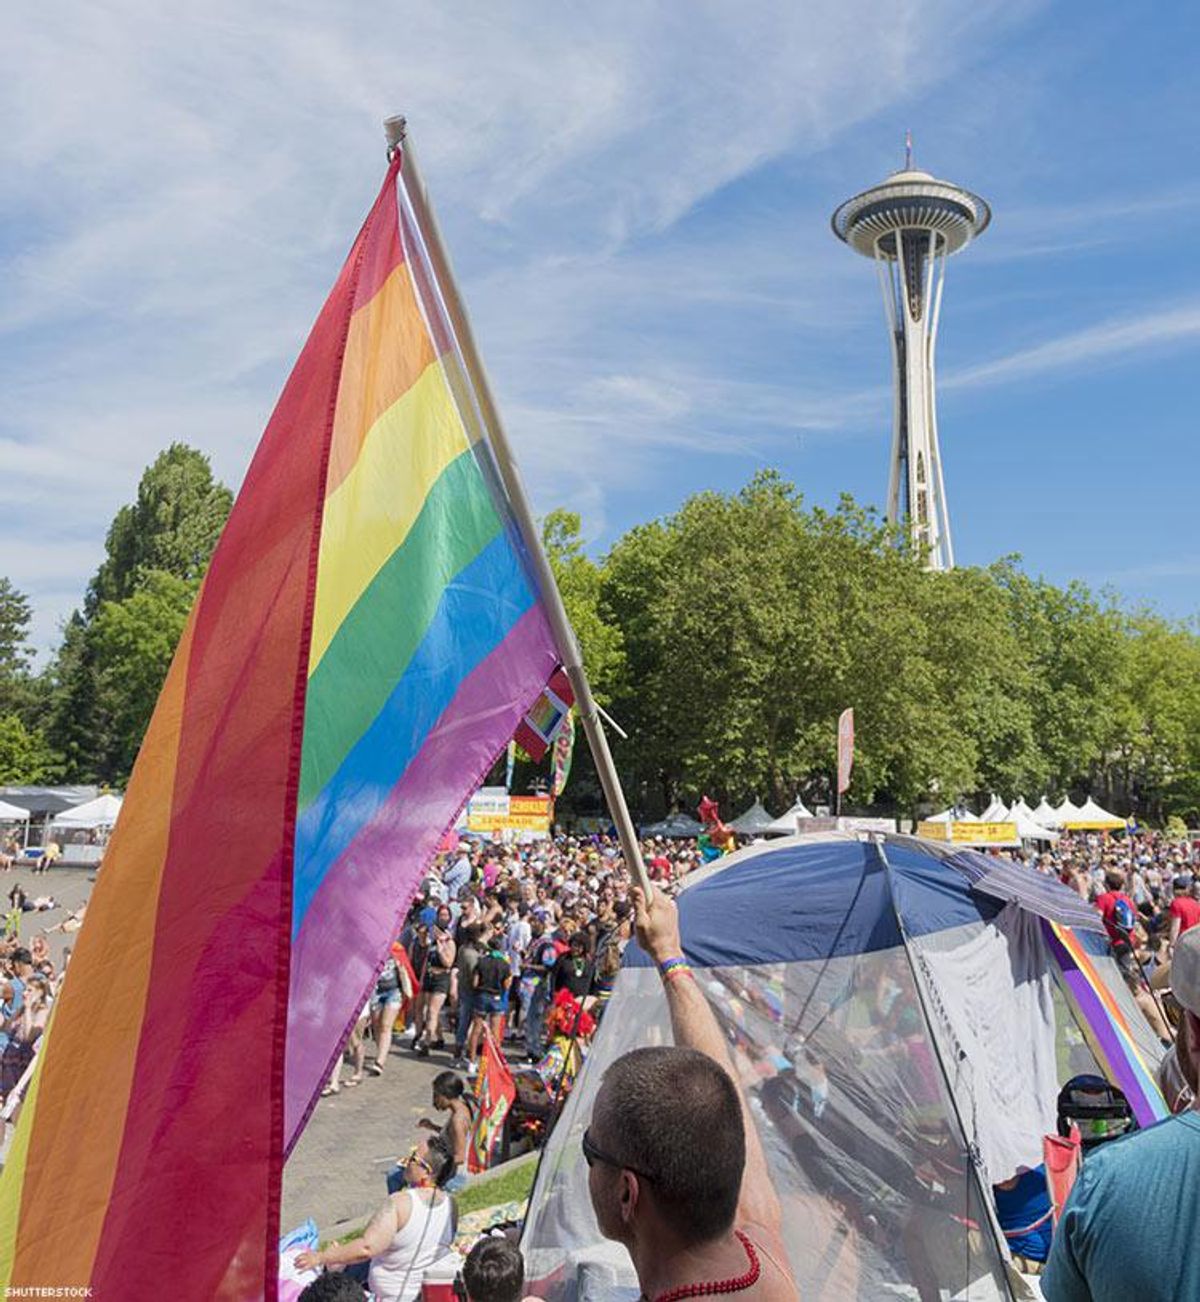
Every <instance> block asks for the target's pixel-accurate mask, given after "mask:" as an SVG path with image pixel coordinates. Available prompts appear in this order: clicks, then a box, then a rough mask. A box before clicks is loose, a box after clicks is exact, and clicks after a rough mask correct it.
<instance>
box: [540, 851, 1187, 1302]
mask: <svg viewBox="0 0 1200 1302" xmlns="http://www.w3.org/2000/svg"><path fill="white" fill-rule="evenodd" d="M801 883H802V886H801V885H800V884H801ZM679 908H680V913H681V921H682V933H683V936H684V938H685V948H686V956H687V958H688V960H689V962H690V963H691V964H692V965H693V968H694V971H695V975H696V979H697V980H698V981H699V982H700V985H701V987H702V988H703V990H704V991H705V993H706V994H707V996H708V998H709V1000H710V1002H711V1004H712V1007H713V1009H714V1011H715V1012H716V1014H717V1017H718V1019H719V1021H720V1022H721V1025H722V1028H723V1030H724V1032H725V1035H726V1037H727V1042H728V1043H729V1044H730V1046H731V1051H732V1053H733V1056H734V1062H735V1068H736V1072H737V1074H738V1076H739V1078H740V1080H741V1082H742V1085H743V1087H744V1088H745V1090H746V1091H747V1092H748V1094H749V1098H750V1109H751V1112H752V1114H753V1116H754V1118H755V1120H756V1124H757V1126H758V1128H759V1133H760V1135H761V1137H762V1141H763V1145H764V1148H765V1151H766V1154H767V1159H768V1161H769V1163H770V1165H771V1170H772V1177H773V1181H774V1185H775V1188H776V1191H777V1192H778V1195H779V1198H780V1201H781V1203H782V1206H783V1235H784V1240H785V1243H786V1246H787V1251H788V1254H789V1256H790V1260H791V1263H792V1266H793V1269H794V1271H795V1275H796V1282H797V1285H798V1287H799V1292H800V1296H801V1297H803V1298H813V1299H816V1298H820V1299H822V1302H852V1300H853V1302H858V1300H859V1299H863V1298H882V1297H909V1298H914V1299H915V1298H916V1297H918V1296H920V1297H927V1298H933V1297H937V1298H941V1299H965V1298H968V1297H969V1298H970V1299H973V1300H974V1302H985V1300H986V1299H1009V1298H1024V1297H1030V1296H1034V1295H1033V1294H1032V1293H1030V1292H1028V1291H1027V1290H1028V1289H1029V1287H1030V1286H1029V1284H1028V1283H1027V1281H1025V1280H1024V1279H1023V1277H1021V1276H1019V1275H1016V1274H1015V1273H1014V1272H1013V1270H1012V1267H1011V1259H1010V1258H1009V1255H1008V1251H1007V1247H1006V1245H1005V1243H1004V1239H1003V1236H1002V1234H1001V1232H1000V1230H999V1227H998V1225H997V1224H996V1221H995V1217H994V1210H993V1204H992V1199H991V1189H990V1186H991V1185H992V1184H993V1183H994V1182H998V1181H1002V1180H1005V1179H1008V1178H1009V1177H1011V1176H1013V1175H1014V1174H1015V1173H1016V1172H1017V1171H1018V1169H1019V1168H1020V1167H1022V1166H1028V1167H1034V1166H1037V1165H1038V1164H1039V1163H1040V1162H1041V1161H1042V1144H1043V1137H1044V1136H1045V1135H1048V1134H1054V1133H1055V1130H1056V1108H1055V1103H1056V1098H1057V1095H1058V1091H1059V1089H1060V1087H1061V1086H1062V1085H1063V1084H1064V1083H1065V1081H1066V1080H1067V1079H1069V1078H1070V1077H1072V1076H1074V1075H1075V1074H1077V1073H1080V1072H1085V1071H1090V1072H1098V1073H1099V1074H1102V1075H1106V1076H1107V1077H1108V1078H1109V1079H1110V1080H1112V1081H1114V1082H1115V1083H1117V1084H1119V1085H1120V1086H1121V1088H1122V1089H1123V1090H1125V1092H1126V1095H1127V1096H1128V1098H1129V1100H1130V1102H1131V1104H1132V1106H1133V1108H1134V1111H1135V1114H1136V1115H1137V1117H1138V1119H1139V1122H1140V1124H1142V1125H1146V1124H1150V1123H1152V1122H1154V1121H1155V1120H1158V1119H1160V1118H1161V1117H1163V1116H1165V1115H1166V1108H1165V1105H1164V1104H1163V1101H1162V1098H1161V1096H1160V1095H1159V1094H1158V1092H1157V1090H1156V1089H1155V1087H1154V1085H1153V1075H1152V1073H1153V1071H1154V1069H1155V1067H1156V1066H1157V1064H1158V1061H1159V1058H1160V1056H1161V1052H1162V1051H1161V1049H1160V1047H1159V1045H1158V1042H1157V1041H1156V1039H1155V1038H1154V1036H1153V1034H1152V1033H1151V1032H1150V1030H1149V1028H1148V1027H1147V1026H1146V1024H1145V1022H1144V1020H1143V1018H1142V1016H1141V1014H1140V1013H1139V1012H1138V1010H1137V1007H1136V1005H1135V1004H1134V1002H1133V999H1132V997H1131V996H1130V995H1129V993H1128V991H1127V989H1126V987H1125V984H1124V982H1123V980H1122V979H1121V976H1120V973H1119V971H1118V969H1117V967H1116V964H1115V962H1114V961H1113V960H1112V958H1111V957H1110V955H1109V953H1108V946H1107V942H1106V940H1105V938H1104V935H1103V931H1102V929H1101V923H1100V920H1099V917H1098V915H1097V914H1096V912H1095V910H1093V909H1090V908H1089V907H1087V906H1086V905H1085V904H1084V903H1083V902H1082V901H1081V900H1080V899H1079V898H1078V897H1077V896H1076V895H1074V894H1073V893H1072V892H1070V891H1068V890H1066V889H1065V888H1064V887H1062V886H1060V885H1059V884H1058V883H1057V882H1054V881H1051V880H1049V879H1046V878H1044V877H1041V876H1040V875H1038V874H1035V873H1030V872H1029V871H1028V870H1027V869H1024V868H1021V867H1018V866H1017V865H1015V864H1012V863H1011V862H1010V861H1008V860H1007V859H1003V858H992V857H986V856H983V855H979V854H976V853H974V852H972V851H970V850H962V849H959V848H956V847H955V846H954V845H951V844H935V843H932V842H929V841H923V840H919V839H917V838H913V837H907V836H900V835H890V836H881V837H878V836H877V837H868V836H855V835H852V834H846V833H826V834H815V835H805V836H795V837H792V838H789V839H788V840H786V841H782V842H772V843H770V844H768V845H760V846H752V847H749V848H747V849H745V850H742V851H739V852H738V853H737V854H734V855H731V856H729V857H728V858H726V859H723V860H721V861H720V862H719V863H717V864H714V865H713V867H712V868H711V869H709V870H707V871H703V872H700V873H697V874H696V875H695V876H694V878H693V879H691V880H690V881H689V882H688V884H687V886H686V887H685V889H684V890H683V892H682V893H681V895H680V899H679ZM670 1042H671V1032H670V1024H669V1018H668V1014H667V1007H666V1001H665V997H664V995H663V992H662V988H661V982H660V979H659V976H658V974H657V972H656V971H655V970H654V968H653V967H652V965H651V964H650V962H649V960H648V959H647V957H646V956H645V955H644V954H643V953H642V952H641V951H640V950H639V949H638V947H637V946H636V945H631V946H630V949H629V951H628V953H627V955H626V958H625V964H624V967H623V969H622V971H621V973H620V976H619V978H618V981H617V984H616V989H615V992H614V995H613V998H612V1003H611V1006H610V1008H609V1010H608V1013H607V1015H606V1016H605V1018H604V1020H603V1022H602V1023H601V1026H600V1029H599V1032H598V1033H597V1036H596V1039H595V1042H594V1044H593V1047H592V1051H591V1054H590V1055H589V1058H588V1061H587V1064H586V1066H585V1068H584V1070H583V1072H582V1073H581V1075H580V1077H579V1080H578V1081H577V1083H576V1088H575V1092H574V1093H573V1095H572V1096H571V1098H570V1099H569V1100H568V1102H567V1105H566V1108H565V1110H564V1112H563V1115H562V1117H561V1119H560V1121H559V1123H558V1126H557V1127H556V1129H555V1131H554V1133H553V1134H552V1136H551V1137H550V1140H549V1143H548V1145H547V1148H546V1150H545V1155H544V1158H543V1161H542V1165H541V1168H540V1170H539V1172H538V1176H537V1179H536V1182H535V1185H534V1190H533V1194H532V1198H531V1201H530V1206H529V1212H528V1216H527V1219H526V1222H525V1228H524V1233H523V1236H522V1241H521V1246H522V1249H523V1251H524V1253H525V1259H526V1263H527V1279H528V1280H529V1281H530V1283H531V1286H532V1288H533V1291H535V1292H537V1293H539V1294H540V1295H541V1296H543V1297H545V1298H547V1299H549V1300H550V1302H558V1300H559V1299H564V1300H565V1299H582V1298H585V1297H593V1296H600V1295H601V1294H603V1295H604V1296H606V1297H620V1296H628V1297H629V1298H630V1299H633V1298H635V1297H636V1296H637V1282H636V1279H635V1277H634V1275H633V1273H632V1271H631V1269H630V1266H629V1262H628V1257H627V1255H626V1253H625V1251H624V1249H623V1248H621V1247H620V1246H619V1245H617V1244H614V1243H610V1242H608V1241H606V1240H605V1239H604V1238H603V1237H602V1236H601V1234H600V1232H599V1230H598V1228H597V1226H596V1222H595V1219H594V1216H593V1213H592V1208H591V1200H590V1197H589V1194H588V1168H587V1164H586V1161H585V1159H584V1155H583V1151H582V1148H581V1146H580V1140H581V1137H582V1134H583V1131H584V1128H585V1127H586V1125H587V1124H588V1120H589V1118H590V1116H591V1112H592V1106H593V1104H594V1102H595V1099H596V1094H597V1091H598V1089H599V1087H600V1083H601V1079H602V1077H603V1075H604V1072H605V1070H606V1068H607V1067H608V1066H609V1064H611V1063H612V1062H613V1061H614V1060H615V1059H616V1058H617V1057H619V1056H620V1055H621V1054H623V1053H626V1052H628V1051H629V1050H631V1049H634V1048H637V1047H640V1046H644V1045H656V1044H669V1043H670ZM626 1291H627V1292H626Z"/></svg>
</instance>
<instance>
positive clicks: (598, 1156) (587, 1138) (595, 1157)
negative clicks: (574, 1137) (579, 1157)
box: [579, 1130, 654, 1184]
mask: <svg viewBox="0 0 1200 1302" xmlns="http://www.w3.org/2000/svg"><path fill="white" fill-rule="evenodd" d="M579 1143H580V1146H581V1147H582V1149H583V1160H584V1161H585V1162H586V1163H587V1164H588V1166H595V1165H596V1163H597V1162H602V1163H603V1164H604V1165H605V1166H611V1167H613V1168H614V1169H615V1170H618V1171H632V1172H633V1174H634V1175H636V1176H639V1177H640V1178H641V1179H643V1180H649V1181H650V1182H651V1183H652V1184H653V1182H654V1177H653V1176H652V1175H647V1174H646V1172H645V1171H639V1170H638V1169H637V1167H636V1166H630V1165H629V1163H628V1162H618V1161H617V1159H616V1158H615V1157H609V1155H608V1154H607V1153H606V1152H605V1151H604V1150H603V1149H602V1148H597V1147H596V1145H595V1144H594V1143H593V1142H592V1132H591V1130H585V1131H584V1132H583V1138H582V1139H581V1140H580V1141H579Z"/></svg>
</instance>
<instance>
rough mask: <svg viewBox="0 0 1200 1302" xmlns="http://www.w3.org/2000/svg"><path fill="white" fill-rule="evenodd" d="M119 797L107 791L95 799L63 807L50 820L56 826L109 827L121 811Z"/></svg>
mask: <svg viewBox="0 0 1200 1302" xmlns="http://www.w3.org/2000/svg"><path fill="white" fill-rule="evenodd" d="M121 804H122V801H121V797H120V796H114V795H113V794H112V792H108V793H107V794H105V795H103V796H97V797H96V799H95V800H88V801H85V802H84V803H83V804H82V805H75V806H74V808H72V809H64V810H63V812H62V813H61V814H57V815H55V817H54V819H53V820H52V822H53V824H54V825H55V826H56V827H111V826H112V825H113V824H114V823H115V822H116V821H117V815H118V814H119V813H120V812H121Z"/></svg>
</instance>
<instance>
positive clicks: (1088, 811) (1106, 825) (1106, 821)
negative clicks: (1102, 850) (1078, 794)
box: [1063, 796, 1128, 832]
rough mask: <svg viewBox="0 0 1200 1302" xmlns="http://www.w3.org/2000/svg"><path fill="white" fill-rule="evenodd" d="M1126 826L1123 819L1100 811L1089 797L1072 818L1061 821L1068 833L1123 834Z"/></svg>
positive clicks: (1105, 811) (1102, 810)
mask: <svg viewBox="0 0 1200 1302" xmlns="http://www.w3.org/2000/svg"><path fill="white" fill-rule="evenodd" d="M1127 826H1128V825H1127V824H1126V822H1125V820H1124V819H1123V818H1118V817H1117V815H1116V814H1110V813H1109V812H1108V810H1107V809H1102V808H1101V807H1100V806H1099V805H1098V804H1097V803H1096V802H1095V801H1094V800H1093V799H1092V798H1091V796H1088V798H1087V799H1086V800H1085V801H1084V802H1083V804H1082V805H1080V806H1079V808H1078V809H1077V810H1076V812H1075V814H1074V815H1073V816H1072V817H1070V818H1067V819H1064V821H1063V827H1064V828H1065V829H1066V830H1067V831H1068V832H1124V831H1125V830H1126V828H1127Z"/></svg>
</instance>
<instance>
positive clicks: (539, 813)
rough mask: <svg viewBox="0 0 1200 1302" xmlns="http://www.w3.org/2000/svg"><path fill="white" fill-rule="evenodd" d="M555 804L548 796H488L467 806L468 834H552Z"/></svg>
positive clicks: (474, 800) (489, 794)
mask: <svg viewBox="0 0 1200 1302" xmlns="http://www.w3.org/2000/svg"><path fill="white" fill-rule="evenodd" d="M553 814H554V805H553V802H552V801H551V799H550V797H549V796H505V795H494V794H492V793H488V794H487V795H486V796H477V797H475V798H474V799H472V801H471V803H470V804H469V805H468V806H467V831H468V832H481V833H483V834H484V835H485V836H486V835H487V834H488V833H489V832H549V830H550V820H551V818H552V817H553Z"/></svg>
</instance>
